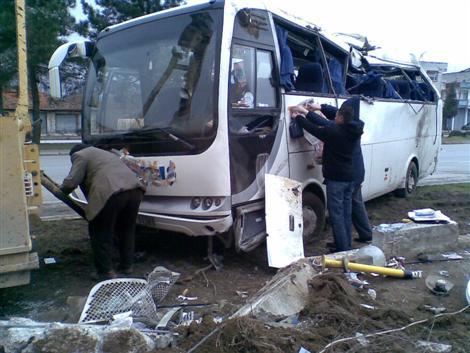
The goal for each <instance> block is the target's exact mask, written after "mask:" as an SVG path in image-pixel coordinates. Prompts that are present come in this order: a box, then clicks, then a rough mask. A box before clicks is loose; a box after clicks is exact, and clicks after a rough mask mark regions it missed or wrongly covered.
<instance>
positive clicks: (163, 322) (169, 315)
mask: <svg viewBox="0 0 470 353" xmlns="http://www.w3.org/2000/svg"><path fill="white" fill-rule="evenodd" d="M180 309H181V307H176V308H171V309H170V310H168V311H167V313H166V314H165V315H163V317H162V318H161V319H160V321H159V322H158V324H157V329H162V328H166V326H167V325H168V322H170V320H171V318H172V317H173V315H175V314H176V313H177V312H178V311H179V310H180Z"/></svg>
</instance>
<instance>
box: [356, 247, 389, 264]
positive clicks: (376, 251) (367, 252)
mask: <svg viewBox="0 0 470 353" xmlns="http://www.w3.org/2000/svg"><path fill="white" fill-rule="evenodd" d="M355 256H357V257H360V256H369V257H371V258H372V265H374V266H385V263H386V260H385V254H384V253H383V251H382V250H381V249H380V248H378V247H376V246H374V245H367V246H363V247H362V248H360V249H359V250H358V251H357V252H356V254H355Z"/></svg>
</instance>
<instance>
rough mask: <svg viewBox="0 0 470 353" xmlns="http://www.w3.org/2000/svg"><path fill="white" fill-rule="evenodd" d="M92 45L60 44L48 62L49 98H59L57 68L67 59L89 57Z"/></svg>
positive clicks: (88, 43)
mask: <svg viewBox="0 0 470 353" xmlns="http://www.w3.org/2000/svg"><path fill="white" fill-rule="evenodd" d="M93 47H94V43H93V42H90V41H88V40H82V41H77V42H69V43H65V44H62V45H61V46H60V47H58V48H57V49H56V51H55V52H54V54H52V56H51V59H50V60H49V80H50V85H51V96H52V97H54V98H61V97H62V92H61V83H60V72H59V67H60V65H61V64H62V62H63V61H64V60H65V59H67V58H72V57H82V58H87V57H90V56H91V52H92V51H93Z"/></svg>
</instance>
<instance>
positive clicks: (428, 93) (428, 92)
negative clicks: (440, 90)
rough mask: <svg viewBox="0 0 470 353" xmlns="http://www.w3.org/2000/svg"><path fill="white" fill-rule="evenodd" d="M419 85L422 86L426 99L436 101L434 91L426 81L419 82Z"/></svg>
mask: <svg viewBox="0 0 470 353" xmlns="http://www.w3.org/2000/svg"><path fill="white" fill-rule="evenodd" d="M418 85H419V87H421V90H422V91H423V93H424V96H425V98H426V100H427V101H429V102H434V92H433V91H432V90H431V88H430V87H429V85H428V84H427V83H426V82H419V83H418Z"/></svg>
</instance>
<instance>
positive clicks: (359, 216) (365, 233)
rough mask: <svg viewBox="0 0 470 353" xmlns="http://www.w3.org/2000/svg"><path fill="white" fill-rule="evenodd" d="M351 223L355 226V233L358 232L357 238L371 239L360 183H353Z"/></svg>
mask: <svg viewBox="0 0 470 353" xmlns="http://www.w3.org/2000/svg"><path fill="white" fill-rule="evenodd" d="M352 223H353V225H354V228H356V231H357V234H359V239H361V240H371V239H372V229H371V227H370V223H369V217H368V216H367V211H366V207H365V206H364V201H362V192H361V184H360V183H354V190H353V194H352Z"/></svg>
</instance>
